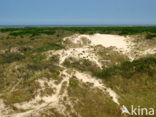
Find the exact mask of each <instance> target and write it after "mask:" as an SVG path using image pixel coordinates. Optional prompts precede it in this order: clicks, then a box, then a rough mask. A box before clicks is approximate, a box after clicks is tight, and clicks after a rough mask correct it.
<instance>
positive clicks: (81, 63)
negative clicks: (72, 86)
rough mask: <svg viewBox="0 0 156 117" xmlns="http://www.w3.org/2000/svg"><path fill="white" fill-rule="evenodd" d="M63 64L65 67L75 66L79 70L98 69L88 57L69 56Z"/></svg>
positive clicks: (95, 70)
mask: <svg viewBox="0 0 156 117" xmlns="http://www.w3.org/2000/svg"><path fill="white" fill-rule="evenodd" d="M63 64H64V66H66V67H67V68H76V69H77V70H80V71H81V72H83V71H88V72H97V71H98V70H99V69H100V68H99V67H98V66H97V65H96V64H95V63H94V62H91V61H89V60H88V59H75V58H72V57H70V58H67V59H66V60H65V61H64V63H63Z"/></svg>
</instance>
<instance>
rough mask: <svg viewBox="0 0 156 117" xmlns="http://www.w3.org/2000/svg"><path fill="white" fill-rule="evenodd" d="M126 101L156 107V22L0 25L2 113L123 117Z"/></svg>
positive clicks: (14, 116) (35, 116)
mask: <svg viewBox="0 0 156 117" xmlns="http://www.w3.org/2000/svg"><path fill="white" fill-rule="evenodd" d="M99 37H100V39H103V40H107V41H102V40H101V42H110V40H109V39H107V37H111V41H113V39H116V40H115V42H117V40H118V41H119V43H120V40H121V41H122V42H124V44H125V46H126V49H127V50H128V51H121V50H122V49H124V48H120V47H122V46H119V45H118V46H117V45H115V44H116V43H112V42H110V43H109V44H107V46H105V45H106V44H105V43H101V44H99V43H94V42H95V41H94V40H93V39H97V38H99ZM111 44H113V46H112V45H111ZM130 57H133V59H131V58H130ZM122 105H125V106H126V107H127V108H128V109H130V107H131V105H134V106H135V107H137V106H141V107H147V108H151V107H152V108H156V26H149V27H148V26H147V27H24V28H0V117H7V116H11V117H44V116H45V117H120V116H122V115H121V106H122ZM6 108H7V109H6ZM47 112H48V113H49V114H47ZM123 116H124V115H123ZM126 116H127V117H131V116H129V115H126ZM143 117H146V115H145V116H143Z"/></svg>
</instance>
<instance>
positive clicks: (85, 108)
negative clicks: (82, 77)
mask: <svg viewBox="0 0 156 117" xmlns="http://www.w3.org/2000/svg"><path fill="white" fill-rule="evenodd" d="M71 82H76V86H75V85H74V87H73V85H71V86H70V87H69V88H68V92H69V97H70V98H71V100H72V101H73V102H75V100H76V99H78V102H75V103H74V104H73V105H74V108H75V110H76V112H78V113H79V114H80V115H81V116H82V117H117V116H120V109H119V106H117V105H116V104H115V103H113V102H112V101H111V98H110V97H109V96H108V95H107V94H104V93H103V92H102V91H100V90H97V89H92V88H91V89H90V86H89V85H88V84H84V83H81V82H79V81H78V80H77V79H75V78H72V79H71Z"/></svg>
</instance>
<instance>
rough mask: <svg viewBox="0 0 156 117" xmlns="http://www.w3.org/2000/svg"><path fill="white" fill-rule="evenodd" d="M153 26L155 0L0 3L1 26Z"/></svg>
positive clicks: (14, 0) (21, 0) (16, 0)
mask: <svg viewBox="0 0 156 117" xmlns="http://www.w3.org/2000/svg"><path fill="white" fill-rule="evenodd" d="M63 24H65V25H73V24H74V25H81V24H82V25H88V24H90V25H100V24H103V25H112V24H113V25H114V24H115V25H121V24H124V25H126V24H128V25H133V24H134V25H152V24H153V25H156V0H0V25H63Z"/></svg>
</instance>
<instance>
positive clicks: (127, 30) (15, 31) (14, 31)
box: [0, 26, 156, 36]
mask: <svg viewBox="0 0 156 117" xmlns="http://www.w3.org/2000/svg"><path fill="white" fill-rule="evenodd" d="M57 31H70V32H73V33H89V34H93V33H95V32H99V33H114V32H115V33H118V34H120V35H127V34H129V35H130V34H138V33H143V32H150V33H156V27H155V26H148V27H38V28H34V27H25V28H1V29H0V32H2V33H5V32H10V33H9V35H10V36H22V35H25V34H30V35H31V36H36V35H39V34H48V35H53V34H55V33H56V32H57ZM57 36H58V35H57Z"/></svg>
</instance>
